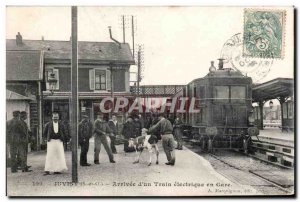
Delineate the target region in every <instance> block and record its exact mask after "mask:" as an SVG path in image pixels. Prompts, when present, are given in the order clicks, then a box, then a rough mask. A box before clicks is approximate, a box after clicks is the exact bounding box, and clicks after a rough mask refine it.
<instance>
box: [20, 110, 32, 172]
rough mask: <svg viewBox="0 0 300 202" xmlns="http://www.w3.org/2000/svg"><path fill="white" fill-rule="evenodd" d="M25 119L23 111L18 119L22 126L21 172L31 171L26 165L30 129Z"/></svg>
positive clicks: (25, 115)
mask: <svg viewBox="0 0 300 202" xmlns="http://www.w3.org/2000/svg"><path fill="white" fill-rule="evenodd" d="M26 119H27V113H26V112H25V111H22V112H21V116H20V120H21V123H22V126H23V133H22V136H21V139H20V163H21V168H22V172H31V171H32V170H29V169H28V168H29V167H31V166H28V165H27V154H28V143H29V138H30V133H31V132H30V129H29V128H28V125H27V123H26V122H25V120H26Z"/></svg>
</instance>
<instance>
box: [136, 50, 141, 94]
mask: <svg viewBox="0 0 300 202" xmlns="http://www.w3.org/2000/svg"><path fill="white" fill-rule="evenodd" d="M137 68H138V71H137V89H138V90H137V96H138V98H139V97H140V81H141V46H139V50H138V55H137Z"/></svg>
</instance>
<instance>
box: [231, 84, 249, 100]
mask: <svg viewBox="0 0 300 202" xmlns="http://www.w3.org/2000/svg"><path fill="white" fill-rule="evenodd" d="M245 98H246V87H245V86H231V102H239V103H241V102H245Z"/></svg>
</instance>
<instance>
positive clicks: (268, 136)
mask: <svg viewBox="0 0 300 202" xmlns="http://www.w3.org/2000/svg"><path fill="white" fill-rule="evenodd" d="M294 136H295V133H294V132H282V131H281V130H280V129H274V128H266V129H264V130H260V131H259V136H258V138H259V140H260V141H264V142H269V143H274V144H279V145H286V146H289V147H294ZM252 139H253V140H258V139H257V137H255V136H253V137H252Z"/></svg>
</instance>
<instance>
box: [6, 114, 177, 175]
mask: <svg viewBox="0 0 300 202" xmlns="http://www.w3.org/2000/svg"><path fill="white" fill-rule="evenodd" d="M15 115H16V117H15ZM18 116H19V115H18V113H17V112H14V118H13V119H12V120H10V121H8V126H7V127H8V131H9V132H8V136H9V138H8V140H9V143H10V144H11V145H12V146H11V159H12V172H16V170H17V166H18V165H17V162H18V161H17V158H18V156H20V157H22V158H21V159H22V160H21V165H20V166H21V167H22V170H23V171H24V172H29V171H30V170H29V166H27V148H26V149H24V147H23V146H21V144H17V143H15V141H16V140H15V137H25V136H26V137H27V138H28V134H29V129H28V126H27V124H26V130H25V125H24V124H21V121H22V118H20V117H22V116H20V117H18ZM81 117H82V119H81V121H80V122H79V124H78V144H79V145H80V148H81V152H80V165H81V166H91V164H90V163H88V161H87V154H88V151H89V140H90V138H91V137H92V136H93V135H94V144H95V148H94V164H100V162H99V154H100V150H101V144H102V145H103V147H104V149H105V150H106V153H107V154H108V157H109V161H110V162H111V163H115V160H114V154H117V149H116V146H115V144H116V141H117V139H118V138H119V137H120V135H121V136H123V137H124V138H121V140H123V143H124V151H125V152H130V151H133V150H132V149H131V148H129V147H128V140H129V139H130V138H137V137H138V136H141V131H142V129H143V128H146V129H148V133H151V134H153V135H155V136H156V137H157V139H158V140H160V139H161V140H162V146H163V149H164V151H165V153H166V156H167V160H168V162H167V163H166V165H175V145H176V143H175V140H176V141H177V149H179V150H181V149H182V122H181V120H180V119H179V118H176V119H175V121H173V120H169V119H167V118H165V115H164V114H159V116H156V117H154V118H152V117H151V116H146V117H145V118H144V117H142V116H141V115H137V114H136V115H131V116H129V117H128V118H127V120H126V122H125V123H124V124H123V129H122V131H120V126H121V124H119V123H118V121H117V117H116V115H115V114H113V115H112V116H111V119H109V120H108V118H107V116H105V115H104V114H102V113H98V114H97V115H96V119H95V121H94V122H93V123H92V121H91V120H90V119H89V116H88V115H86V114H82V115H81ZM19 122H20V124H19V125H20V126H19V125H18V123H19ZM21 125H23V126H22V127H21ZM21 131H22V132H21ZM25 131H27V132H25ZM21 133H22V135H21ZM23 133H24V134H23ZM68 133H69V131H68V129H67V128H66V127H65V124H64V123H63V122H61V121H59V114H58V113H57V112H53V113H52V121H50V122H48V123H47V124H46V125H45V127H44V131H43V138H44V139H45V140H46V141H47V154H46V162H45V174H44V175H49V174H51V173H53V174H60V173H61V172H63V171H65V170H67V165H66V159H65V154H64V142H65V139H66V138H65V137H66V136H67V135H69V134H68ZM119 133H120V134H119ZM173 134H174V136H175V139H174V136H173ZM19 139H20V138H19ZM21 139H22V138H21ZM18 141H21V140H18ZM24 145H25V142H24ZM27 145H28V143H27ZM16 147H18V148H16ZM24 150H26V155H25V151H24ZM19 151H21V152H19ZM25 156H26V158H25ZM25 159H26V161H25Z"/></svg>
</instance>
